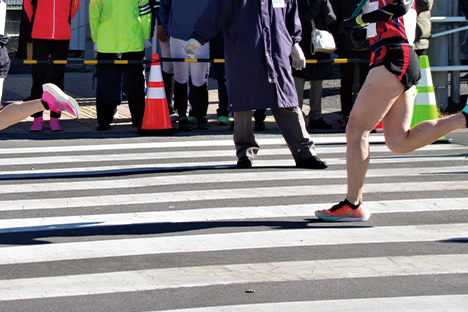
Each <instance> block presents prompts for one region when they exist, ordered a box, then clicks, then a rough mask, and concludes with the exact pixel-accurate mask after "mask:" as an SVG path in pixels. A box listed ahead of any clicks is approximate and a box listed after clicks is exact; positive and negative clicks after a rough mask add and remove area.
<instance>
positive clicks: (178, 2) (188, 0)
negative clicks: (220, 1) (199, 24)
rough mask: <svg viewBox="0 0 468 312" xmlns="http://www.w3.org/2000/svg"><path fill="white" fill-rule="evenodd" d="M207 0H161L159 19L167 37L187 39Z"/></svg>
mask: <svg viewBox="0 0 468 312" xmlns="http://www.w3.org/2000/svg"><path fill="white" fill-rule="evenodd" d="M207 2H208V0H161V3H160V6H159V19H160V20H161V25H162V26H163V31H164V33H165V34H166V35H168V36H169V37H172V38H175V39H180V40H189V37H190V35H191V34H192V27H193V24H195V21H196V20H197V19H198V17H199V16H200V13H201V12H202V11H203V9H204V8H205V5H206V3H207Z"/></svg>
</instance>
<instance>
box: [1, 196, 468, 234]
mask: <svg viewBox="0 0 468 312" xmlns="http://www.w3.org/2000/svg"><path fill="white" fill-rule="evenodd" d="M467 202H468V198H435V199H410V200H390V201H368V202H366V203H365V206H366V208H367V209H369V210H370V211H371V212H372V214H379V213H400V212H429V211H439V212H440V211H455V210H467V208H468V207H467V204H466V203H467ZM334 204H336V203H320V204H306V205H304V204H303V205H279V206H251V207H222V208H219V207H218V208H207V209H190V210H170V211H152V212H132V213H117V214H100V215H80V216H67V217H49V218H30V219H27V218H22V219H5V220H0V233H19V232H37V231H56V230H67V229H82V228H92V227H98V228H100V227H105V226H123V225H138V224H140V225H143V224H151V223H155V224H156V223H181V222H212V221H228V220H253V219H267V218H291V217H309V218H310V217H312V216H313V214H314V211H315V210H320V209H327V208H329V207H331V206H333V205H334ZM279 222H280V221H279Z"/></svg>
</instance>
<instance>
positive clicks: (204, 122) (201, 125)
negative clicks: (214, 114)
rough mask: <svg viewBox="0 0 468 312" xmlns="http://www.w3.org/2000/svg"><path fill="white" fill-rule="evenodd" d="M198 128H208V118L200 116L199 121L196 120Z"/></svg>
mask: <svg viewBox="0 0 468 312" xmlns="http://www.w3.org/2000/svg"><path fill="white" fill-rule="evenodd" d="M197 129H198V130H208V129H210V125H208V120H206V118H200V121H199V122H198V127H197Z"/></svg>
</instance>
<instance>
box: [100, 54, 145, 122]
mask: <svg viewBox="0 0 468 312" xmlns="http://www.w3.org/2000/svg"><path fill="white" fill-rule="evenodd" d="M119 56H121V57H120V58H119ZM144 56H145V52H144V51H141V52H128V53H122V54H121V55H118V54H116V53H98V56H97V59H98V60H139V61H141V60H143V57H144ZM122 77H123V79H124V80H125V89H126V92H127V95H128V106H129V108H130V113H131V115H132V123H133V126H135V127H138V128H139V127H141V125H142V123H143V115H144V113H145V85H144V83H145V80H144V77H143V64H128V65H115V64H112V63H111V64H99V63H98V65H97V86H96V112H97V120H98V123H99V124H100V125H101V126H106V125H109V124H110V123H111V122H112V119H113V117H114V109H115V108H116V107H117V105H119V104H120V101H121V96H120V95H121V92H122Z"/></svg>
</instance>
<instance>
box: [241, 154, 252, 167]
mask: <svg viewBox="0 0 468 312" xmlns="http://www.w3.org/2000/svg"><path fill="white" fill-rule="evenodd" d="M252 162H253V159H252V158H250V157H247V156H243V157H241V158H239V160H238V161H237V168H241V169H247V168H252Z"/></svg>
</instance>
